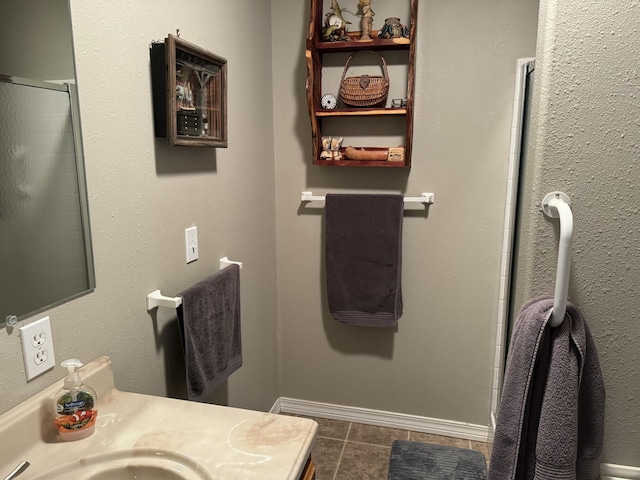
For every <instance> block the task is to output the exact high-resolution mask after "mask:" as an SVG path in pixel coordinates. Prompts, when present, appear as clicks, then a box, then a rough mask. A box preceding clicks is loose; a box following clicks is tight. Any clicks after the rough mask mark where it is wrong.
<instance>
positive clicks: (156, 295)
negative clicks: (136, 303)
mask: <svg viewBox="0 0 640 480" xmlns="http://www.w3.org/2000/svg"><path fill="white" fill-rule="evenodd" d="M180 305H182V297H165V296H164V295H162V293H160V290H154V291H153V292H151V293H150V294H148V295H147V311H150V310H153V309H154V308H156V307H168V308H178V307H179V306H180Z"/></svg>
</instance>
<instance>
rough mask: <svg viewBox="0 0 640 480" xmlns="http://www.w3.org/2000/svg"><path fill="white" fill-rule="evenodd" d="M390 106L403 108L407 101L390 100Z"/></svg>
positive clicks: (403, 99)
mask: <svg viewBox="0 0 640 480" xmlns="http://www.w3.org/2000/svg"><path fill="white" fill-rule="evenodd" d="M391 106H392V107H393V108H404V107H406V106H407V99H406V98H394V99H393V100H391Z"/></svg>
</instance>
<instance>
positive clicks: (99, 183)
mask: <svg viewBox="0 0 640 480" xmlns="http://www.w3.org/2000/svg"><path fill="white" fill-rule="evenodd" d="M71 7H72V20H73V24H74V42H75V53H76V63H77V74H78V86H79V95H80V107H81V113H82V128H83V134H84V152H85V156H86V170H87V183H88V189H89V207H90V213H91V226H92V230H93V246H94V254H95V262H96V264H95V270H96V277H97V279H96V280H97V287H96V290H95V292H94V293H92V294H90V295H87V296H84V297H82V298H80V299H78V300H74V301H73V302H71V303H68V304H66V305H63V306H61V307H58V308H55V309H52V310H50V311H47V312H45V314H48V315H49V316H50V317H51V326H52V334H53V340H54V347H55V353H56V360H57V361H58V363H59V362H60V361H62V360H64V359H65V358H69V357H78V358H79V359H81V360H82V361H84V362H87V361H90V360H92V359H94V358H96V357H98V356H100V355H105V354H106V355H110V356H111V357H112V359H113V361H114V368H115V377H116V384H117V386H118V388H121V389H124V390H130V391H134V392H142V393H146V394H153V395H171V396H178V397H181V396H182V395H183V394H184V364H183V360H182V352H181V347H180V343H179V334H178V330H177V322H175V314H174V312H171V311H168V310H167V309H160V310H158V311H157V312H156V313H153V314H149V313H147V311H146V306H145V301H146V298H145V297H146V295H147V293H149V292H151V291H152V290H155V289H158V288H159V289H161V290H162V291H163V293H165V294H170V295H173V294H177V293H178V292H179V291H181V290H182V289H184V288H186V287H188V286H190V285H192V284H193V283H195V282H197V281H199V280H200V279H202V278H204V277H206V276H207V275H209V274H211V273H213V272H214V271H216V270H217V269H218V259H219V258H220V257H223V256H225V255H228V256H229V257H230V258H232V259H237V260H240V261H243V262H244V268H243V270H242V275H241V277H242V279H241V289H242V306H241V308H242V322H243V323H242V335H243V351H244V365H243V366H242V367H241V368H240V370H238V371H237V372H235V373H234V374H233V375H232V377H231V378H230V380H229V382H228V384H227V385H226V386H225V387H223V388H221V389H220V390H219V391H218V392H216V394H215V395H214V397H213V398H212V399H211V400H212V401H216V402H222V403H227V402H228V403H229V404H232V405H235V406H239V407H248V408H256V409H261V410H268V409H269V408H270V407H271V405H272V404H273V401H274V399H275V398H277V384H276V379H277V378H276V369H277V360H276V355H277V348H276V343H277V338H276V328H277V322H276V313H277V312H276V261H275V251H276V249H275V238H276V237H275V212H274V188H275V187H274V185H275V182H274V158H273V151H274V140H273V129H272V127H271V124H272V118H273V115H272V113H273V111H272V99H271V94H270V93H269V92H271V63H272V61H271V49H270V47H269V45H270V38H271V31H270V29H271V25H270V23H269V15H270V6H269V4H268V3H263V2H254V1H252V0H234V1H233V2H230V1H225V2H223V1H215V2H210V1H204V0H196V1H192V2H181V4H180V6H179V8H178V7H176V2H172V1H169V0H158V1H154V2H149V1H145V2H130V1H125V0H117V1H109V2H99V1H76V0H73V1H72V2H71ZM225 18H226V19H228V20H227V21H222V20H221V19H225ZM247 25H250V26H251V28H246V26H247ZM177 28H179V29H180V33H181V37H182V38H184V39H185V40H188V41H191V42H193V43H196V44H198V45H200V46H202V47H203V48H206V49H208V50H211V51H213V52H214V53H216V54H218V55H221V56H223V57H226V58H227V60H228V62H229V92H228V93H229V97H228V106H229V109H228V110H229V148H227V149H217V150H216V149H209V148H180V147H173V148H172V147H169V145H168V143H167V141H166V140H164V139H155V138H154V132H153V116H152V105H151V82H150V72H149V45H150V43H151V42H152V41H153V40H161V39H163V38H164V37H166V35H167V34H168V33H175V32H176V29H177ZM192 224H195V225H197V227H198V239H199V247H200V248H199V250H200V258H199V259H198V260H197V261H196V262H195V263H192V264H188V265H187V264H186V263H185V258H184V257H185V252H184V250H185V247H184V229H185V228H186V227H189V226H191V225H192ZM39 317H40V316H38V317H34V318H32V319H28V320H27V322H28V321H32V320H35V319H36V318H39ZM23 323H26V322H21V323H20V325H22V324H23ZM63 376H64V372H63V371H62V369H61V368H60V367H56V368H55V369H54V370H53V371H50V372H48V373H46V374H44V375H42V376H41V377H38V378H37V379H35V380H33V381H31V382H29V383H27V382H26V381H25V377H24V369H23V362H22V355H21V350H20V338H19V335H18V330H17V329H13V331H11V332H8V331H7V330H6V329H5V328H2V330H0V412H2V411H5V410H7V409H9V408H10V407H12V406H13V405H15V404H16V403H18V402H20V401H22V400H24V399H25V398H27V397H28V396H30V395H31V394H33V393H34V392H36V391H38V390H41V389H42V388H43V387H45V386H48V385H49V384H51V383H53V382H54V381H56V380H58V379H59V378H62V377H63Z"/></svg>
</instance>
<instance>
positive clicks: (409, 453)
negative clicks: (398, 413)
mask: <svg viewBox="0 0 640 480" xmlns="http://www.w3.org/2000/svg"><path fill="white" fill-rule="evenodd" d="M486 478H487V462H486V460H485V458H484V455H483V454H482V453H480V452H476V451H474V450H465V449H463V448H456V447H447V446H445V445H433V444H430V443H421V442H410V441H407V440H396V441H394V442H393V445H392V447H391V459H390V461H389V476H388V480H419V479H420V480H485V479H486Z"/></svg>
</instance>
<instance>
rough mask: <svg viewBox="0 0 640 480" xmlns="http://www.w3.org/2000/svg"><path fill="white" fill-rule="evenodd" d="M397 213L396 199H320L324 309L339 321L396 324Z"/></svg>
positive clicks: (399, 204) (398, 203) (398, 297)
mask: <svg viewBox="0 0 640 480" xmlns="http://www.w3.org/2000/svg"><path fill="white" fill-rule="evenodd" d="M403 214H404V198H403V197H402V196H401V195H357V194H344V195H341V194H329V195H327V196H326V204H325V215H326V217H325V267H326V282H327V297H328V302H329V311H330V312H331V315H332V316H333V318H335V319H336V320H338V321H339V322H342V323H344V324H347V325H356V326H365V327H396V326H397V325H398V318H400V316H401V315H402V287H401V270H402V220H403Z"/></svg>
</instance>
